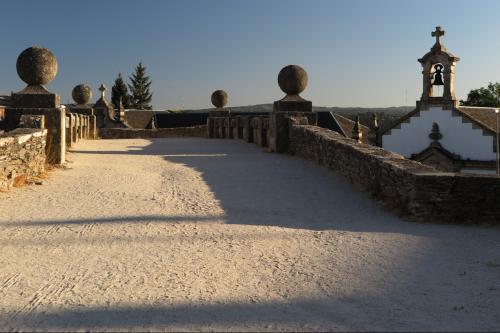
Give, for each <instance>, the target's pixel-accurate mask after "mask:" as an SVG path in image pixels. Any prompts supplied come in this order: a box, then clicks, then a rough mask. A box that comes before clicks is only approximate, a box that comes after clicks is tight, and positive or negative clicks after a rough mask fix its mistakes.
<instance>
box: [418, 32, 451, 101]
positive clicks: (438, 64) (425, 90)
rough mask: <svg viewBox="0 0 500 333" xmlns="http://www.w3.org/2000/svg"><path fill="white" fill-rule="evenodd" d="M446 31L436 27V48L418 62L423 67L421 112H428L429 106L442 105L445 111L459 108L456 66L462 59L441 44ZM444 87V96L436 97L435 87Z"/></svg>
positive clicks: (434, 34) (433, 34) (434, 35)
mask: <svg viewBox="0 0 500 333" xmlns="http://www.w3.org/2000/svg"><path fill="white" fill-rule="evenodd" d="M444 34H445V31H444V30H443V29H442V28H441V27H436V30H435V31H433V32H432V34H431V35H432V37H435V38H436V42H435V43H434V46H432V48H431V50H430V51H429V52H427V53H426V54H425V55H424V56H423V57H422V58H420V59H418V62H420V64H421V65H422V97H421V98H420V101H419V102H417V104H418V108H419V109H420V110H427V109H428V108H429V105H442V106H443V109H453V108H455V107H457V106H458V102H457V100H456V97H455V85H454V81H455V65H456V63H457V62H458V61H460V58H458V57H455V56H454V55H453V54H451V53H450V52H449V51H448V50H447V49H446V47H445V46H444V45H443V44H442V42H441V37H443V36H444ZM435 86H442V87H443V94H442V96H436V95H435V93H434V92H433V87H435Z"/></svg>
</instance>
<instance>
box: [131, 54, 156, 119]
mask: <svg viewBox="0 0 500 333" xmlns="http://www.w3.org/2000/svg"><path fill="white" fill-rule="evenodd" d="M129 79H130V82H131V83H132V84H129V85H128V88H129V89H130V94H131V96H130V104H131V107H133V108H135V109H138V110H151V109H152V106H151V104H150V103H151V99H152V97H153V94H152V93H150V91H149V87H150V86H151V79H150V78H149V76H147V75H146V67H144V66H143V65H142V62H139V65H137V67H135V72H134V74H132V76H131V77H129Z"/></svg>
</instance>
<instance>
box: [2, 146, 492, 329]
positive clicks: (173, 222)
mask: <svg viewBox="0 0 500 333" xmlns="http://www.w3.org/2000/svg"><path fill="white" fill-rule="evenodd" d="M69 159H70V160H71V161H72V162H73V163H71V164H70V166H71V167H72V169H71V170H59V171H56V172H54V173H53V174H52V177H51V179H50V180H49V181H47V182H46V183H45V184H44V185H43V186H29V187H25V188H21V189H15V190H13V191H11V192H10V193H0V246H1V247H0V330H2V331H3V330H20V329H22V330H33V329H37V330H87V329H89V330H113V331H116V330H273V331H276V330H497V331H498V330H500V230H499V229H494V228H478V227H469V228H467V227H458V226H446V225H427V224H417V223H409V222H404V221H402V220H400V219H399V218H397V217H395V216H393V215H391V214H390V213H387V212H384V211H383V210H382V209H380V208H379V207H377V205H375V204H374V203H373V202H372V201H371V200H370V199H368V198H367V197H366V196H365V195H364V194H363V193H358V192H356V191H353V190H352V189H351V187H350V186H349V185H348V184H346V183H345V182H344V181H343V180H342V179H340V178H338V177H337V176H336V175H335V174H333V173H332V172H330V171H328V170H326V169H323V168H321V167H319V166H316V165H314V164H313V163H310V162H307V161H303V160H300V159H298V158H294V157H290V156H285V155H277V154H269V153H265V152H263V151H261V150H260V149H258V148H257V147H255V146H253V145H249V144H245V143H243V142H239V141H230V140H204V139H158V140H154V141H148V140H119V141H118V140H101V141H88V142H85V143H82V144H80V145H79V146H78V147H77V148H76V151H75V152H73V153H71V154H70V155H69Z"/></svg>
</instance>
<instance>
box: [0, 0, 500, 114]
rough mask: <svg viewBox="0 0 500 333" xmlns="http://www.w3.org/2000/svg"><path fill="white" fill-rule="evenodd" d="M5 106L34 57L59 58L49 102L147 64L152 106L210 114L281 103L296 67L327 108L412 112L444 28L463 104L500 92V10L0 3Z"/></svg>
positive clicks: (398, 3) (382, 0)
mask: <svg viewBox="0 0 500 333" xmlns="http://www.w3.org/2000/svg"><path fill="white" fill-rule="evenodd" d="M2 12H3V14H4V15H2V16H3V17H2V20H0V28H1V31H2V32H3V33H2V46H3V47H2V52H1V53H0V94H8V93H10V92H11V91H17V90H20V89H22V88H23V87H24V83H23V82H22V81H21V80H20V79H19V78H18V76H17V74H16V70H15V62H16V59H17V56H18V55H19V53H20V52H21V51H22V50H24V49H25V48H27V47H29V46H32V45H39V46H44V47H47V48H49V49H51V50H52V52H53V53H54V54H55V55H56V57H57V59H58V62H59V73H58V75H57V77H56V79H55V80H54V81H53V82H52V83H50V84H49V85H48V88H49V90H51V91H53V92H57V93H58V94H60V95H61V98H62V101H63V102H65V103H66V102H69V101H70V96H71V89H72V88H73V87H74V86H75V85H77V84H80V83H86V84H89V85H90V86H91V87H92V88H93V91H94V100H95V97H96V96H97V95H98V91H97V87H98V86H99V84H100V83H104V84H106V85H107V86H108V87H111V85H112V84H113V81H114V79H115V78H116V76H117V74H118V73H119V72H122V73H123V75H124V76H125V77H128V76H129V75H130V74H131V73H132V71H133V69H134V67H135V65H137V63H138V62H139V61H142V62H143V64H144V65H145V66H146V68H147V71H148V73H149V74H150V76H151V78H152V81H153V84H152V91H153V94H154V96H153V106H154V107H155V108H156V109H165V108H172V109H176V108H204V107H210V106H211V104H210V94H211V93H212V91H214V90H216V89H224V90H226V91H227V92H228V93H229V97H230V102H229V103H230V105H249V104H260V103H269V102H272V101H274V100H277V99H279V98H281V97H282V95H283V93H282V92H281V91H280V90H279V87H278V85H277V82H276V77H277V74H278V72H279V70H280V69H281V68H282V67H283V66H285V65H288V64H298V65H300V66H302V67H304V68H305V69H306V70H307V72H308V74H309V85H308V87H307V89H306V91H304V93H303V94H302V95H303V97H305V98H307V99H310V100H312V101H313V104H314V105H319V106H365V107H370V106H373V107H378V106H396V105H413V104H414V103H415V100H416V99H417V98H418V97H419V95H420V94H421V68H420V64H419V63H418V62H417V58H419V57H421V56H422V55H424V54H425V53H426V52H427V51H428V50H429V49H430V47H431V46H432V45H433V43H434V38H432V37H431V31H433V30H434V28H435V26H436V25H441V26H442V27H443V28H444V30H445V31H446V35H445V37H444V39H443V41H444V44H445V45H446V46H447V48H448V49H449V50H450V51H451V52H453V53H454V54H455V55H456V56H458V57H460V58H461V61H460V62H459V63H458V65H457V67H456V93H457V97H459V98H465V97H466V95H467V92H468V91H469V90H470V89H474V88H478V87H481V86H484V85H486V84H487V83H488V82H489V81H493V82H496V81H500V19H499V18H498V15H499V13H500V1H497V0H490V1H486V0H483V1H472V0H468V1H460V0H453V1H437V0H434V1H425V0H424V1H402V0H394V1H389V0H372V1H368V0H365V1H356V0H349V1H334V0H330V1H320V0H309V1H306V0H303V1H293V0H288V1H285V0H251V1H243V0H241V1H240V0H227V1H225V0H205V1H201V0H198V1H194V0H182V1H165V0H164V1H147V0H141V1H139V0H136V1H112V0H109V1H102V0H101V1H93V0H87V1H68V0H65V1H59V0H50V1H48V0H47V1H19V0H18V1H9V2H8V1H3V2H2Z"/></svg>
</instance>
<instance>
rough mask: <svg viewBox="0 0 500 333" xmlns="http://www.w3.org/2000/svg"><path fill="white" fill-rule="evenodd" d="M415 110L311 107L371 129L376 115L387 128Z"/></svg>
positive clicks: (262, 108) (253, 108)
mask: <svg viewBox="0 0 500 333" xmlns="http://www.w3.org/2000/svg"><path fill="white" fill-rule="evenodd" d="M228 109H229V110H231V111H232V112H271V111H272V110H273V105H272V104H256V105H247V106H231V107H228ZM413 109H415V107H414V106H392V107H386V108H361V107H338V106H332V107H329V106H313V111H317V112H335V113H338V114H341V115H343V116H345V117H347V118H349V119H353V120H354V119H355V118H356V115H359V118H360V121H361V123H362V124H363V125H366V126H368V127H370V128H371V127H372V117H373V116H372V115H373V114H374V113H376V114H377V116H378V118H379V124H380V126H381V127H382V128H387V127H389V126H391V125H392V124H393V123H394V122H396V121H397V120H398V119H399V118H401V117H402V116H404V115H405V114H407V113H408V112H410V111H412V110H413ZM210 110H213V108H210V109H198V110H180V111H179V112H185V113H194V112H196V113H200V112H201V113H205V112H208V111H210Z"/></svg>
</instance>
